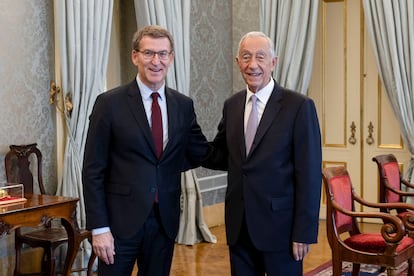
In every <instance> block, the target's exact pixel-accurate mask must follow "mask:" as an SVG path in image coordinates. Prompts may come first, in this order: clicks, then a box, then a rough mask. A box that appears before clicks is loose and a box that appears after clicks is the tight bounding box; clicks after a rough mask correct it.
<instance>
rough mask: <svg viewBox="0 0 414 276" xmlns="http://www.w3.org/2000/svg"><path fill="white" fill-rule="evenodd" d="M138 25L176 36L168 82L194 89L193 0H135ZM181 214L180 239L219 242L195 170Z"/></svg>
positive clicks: (186, 178)
mask: <svg viewBox="0 0 414 276" xmlns="http://www.w3.org/2000/svg"><path fill="white" fill-rule="evenodd" d="M134 4H135V14H136V20H137V26H138V28H141V27H143V26H145V25H160V26H163V27H164V28H166V29H168V30H169V31H170V32H171V34H172V36H173V39H174V52H175V56H174V63H173V64H172V66H171V67H170V68H169V70H168V74H167V77H166V84H167V85H168V86H169V87H171V88H174V89H177V90H178V91H180V92H181V93H183V94H185V95H187V96H188V95H189V89H190V13H191V11H190V9H191V1H190V0H164V1H152V0H134ZM181 179H182V181H181V188H182V193H181V207H182V210H181V216H180V226H179V233H178V235H177V239H176V242H177V243H180V244H187V245H192V244H194V243H197V242H200V241H202V239H203V240H204V241H208V242H216V237H215V236H214V235H213V234H212V233H211V232H210V230H209V228H208V226H207V224H206V223H204V219H203V216H202V215H203V213H202V198H201V193H200V189H199V184H198V181H197V176H196V174H195V172H194V171H187V172H185V173H183V174H182V177H181Z"/></svg>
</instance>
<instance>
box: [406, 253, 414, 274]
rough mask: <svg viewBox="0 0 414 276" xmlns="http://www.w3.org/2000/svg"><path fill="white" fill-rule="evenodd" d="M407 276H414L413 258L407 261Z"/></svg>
mask: <svg viewBox="0 0 414 276" xmlns="http://www.w3.org/2000/svg"><path fill="white" fill-rule="evenodd" d="M407 275H408V276H414V257H413V258H411V259H409V260H408V270H407Z"/></svg>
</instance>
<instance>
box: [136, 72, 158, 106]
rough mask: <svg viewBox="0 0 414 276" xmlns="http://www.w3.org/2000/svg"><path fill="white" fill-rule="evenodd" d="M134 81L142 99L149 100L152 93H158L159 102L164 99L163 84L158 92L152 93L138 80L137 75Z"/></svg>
mask: <svg viewBox="0 0 414 276" xmlns="http://www.w3.org/2000/svg"><path fill="white" fill-rule="evenodd" d="M136 81H137V84H138V88H139V91H141V95H142V97H143V98H144V99H150V98H151V94H152V93H153V92H158V94H160V98H161V100H164V99H165V83H164V84H163V85H162V86H161V87H160V89H158V91H153V90H151V89H150V88H149V87H148V86H146V85H145V84H144V83H143V82H142V81H141V80H140V78H139V75H137V77H136Z"/></svg>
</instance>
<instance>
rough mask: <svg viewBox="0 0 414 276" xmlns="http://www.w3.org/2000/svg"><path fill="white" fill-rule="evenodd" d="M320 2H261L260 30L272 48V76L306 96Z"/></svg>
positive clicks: (288, 0)
mask: <svg viewBox="0 0 414 276" xmlns="http://www.w3.org/2000/svg"><path fill="white" fill-rule="evenodd" d="M318 6H319V0H261V1H260V29H261V31H262V32H264V33H265V34H266V35H268V36H269V37H270V39H271V40H272V41H273V43H274V45H275V53H276V55H277V56H278V63H277V66H276V68H275V70H274V72H273V77H274V78H275V80H276V81H277V82H278V83H279V84H280V85H282V86H284V87H286V88H289V89H292V90H295V91H298V92H300V93H301V94H304V95H306V94H307V89H308V87H309V82H310V78H311V73H312V64H313V53H314V45H315V37H316V31H317V30H316V27H317V20H318Z"/></svg>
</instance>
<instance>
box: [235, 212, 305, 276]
mask: <svg viewBox="0 0 414 276" xmlns="http://www.w3.org/2000/svg"><path fill="white" fill-rule="evenodd" d="M275 235H277V233H275ZM286 238H287V239H288V238H289V237H286ZM229 251H230V266H231V275H232V276H264V275H266V276H286V275H289V276H301V275H302V270H303V266H302V261H296V260H295V259H294V258H293V255H292V252H291V249H290V250H280V251H260V250H258V249H257V248H256V247H255V246H254V244H253V242H252V240H251V238H250V235H249V232H248V229H247V225H246V221H245V220H243V223H242V227H241V230H240V234H239V238H238V240H237V243H236V244H235V245H232V246H230V247H229Z"/></svg>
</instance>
